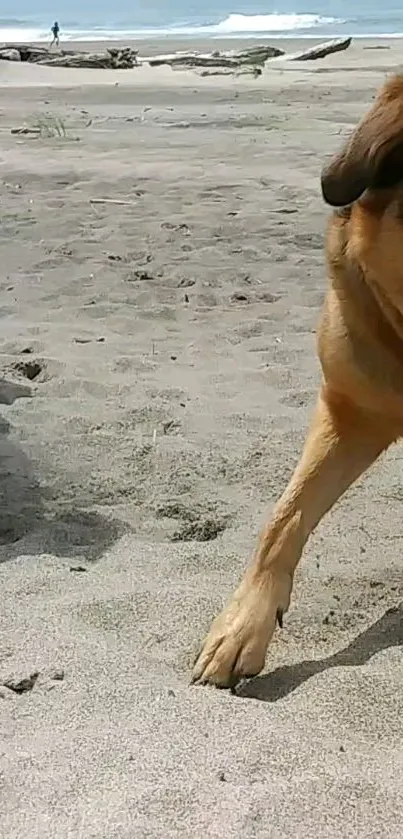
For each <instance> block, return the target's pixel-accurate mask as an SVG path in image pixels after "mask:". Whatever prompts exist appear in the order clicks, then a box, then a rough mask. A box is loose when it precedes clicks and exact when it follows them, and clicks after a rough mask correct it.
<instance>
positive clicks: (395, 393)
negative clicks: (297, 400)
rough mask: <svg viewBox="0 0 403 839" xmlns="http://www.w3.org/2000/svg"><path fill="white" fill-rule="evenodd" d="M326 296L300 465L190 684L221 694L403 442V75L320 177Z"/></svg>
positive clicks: (250, 665) (252, 667)
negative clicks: (313, 553)
mask: <svg viewBox="0 0 403 839" xmlns="http://www.w3.org/2000/svg"><path fill="white" fill-rule="evenodd" d="M322 191H323V196H324V199H325V201H326V202H327V203H328V204H330V205H331V206H333V207H344V208H347V209H342V210H338V211H337V212H335V213H334V214H333V216H332V218H331V220H330V225H329V230H328V235H327V244H326V254H327V264H328V272H329V280H330V283H329V288H328V292H327V296H326V301H325V305H324V310H323V313H322V318H321V322H320V327H319V334H318V351H319V358H320V361H321V365H322V371H323V382H322V386H321V390H320V393H319V396H318V402H317V406H316V411H315V414H314V417H313V422H312V426H311V429H310V431H309V434H308V436H307V439H306V442H305V446H304V450H303V453H302V457H301V459H300V461H299V463H298V466H297V468H296V470H295V472H294V475H293V477H292V478H291V481H290V483H289V485H288V487H287V488H286V490H285V492H284V494H283V496H282V497H281V499H280V501H279V502H278V503H277V505H276V507H275V510H274V513H273V516H272V518H271V521H270V522H269V523H268V524H267V526H266V527H265V529H264V531H263V533H262V535H261V538H260V542H259V545H258V548H257V551H256V554H255V557H254V559H253V561H252V563H251V565H250V567H249V569H248V570H247V572H246V574H245V576H244V578H243V580H242V581H241V584H240V585H239V587H238V589H237V591H236V592H235V594H234V596H233V599H232V601H231V602H230V604H229V605H228V606H227V608H226V609H225V610H224V611H223V612H222V614H221V615H220V616H219V617H218V618H217V619H216V620H215V622H214V623H213V625H212V627H211V629H210V632H209V634H208V636H207V638H206V640H205V642H204V646H203V649H202V651H201V653H200V654H199V656H198V658H197V660H196V663H195V666H194V671H193V681H200V682H203V683H208V682H210V683H212V684H215V685H218V686H221V687H229V686H231V685H233V684H234V683H236V682H237V681H238V680H239V679H240V678H241V677H243V676H252V675H255V674H257V673H259V672H260V670H261V669H262V667H263V666H264V663H265V656H266V651H267V647H268V644H269V641H270V639H271V637H272V635H273V632H274V630H275V627H276V623H277V622H278V623H279V625H280V626H282V617H283V613H284V612H286V611H287V609H288V606H289V602H290V596H291V591H292V585H293V577H294V571H295V569H296V566H297V564H298V562H299V560H300V557H301V553H302V550H303V548H304V545H305V542H306V541H307V539H308V536H309V535H310V533H312V531H313V530H314V528H315V527H316V525H317V524H318V522H319V521H320V519H321V518H322V516H323V515H324V514H325V513H326V512H327V511H328V510H329V509H330V508H331V507H332V506H333V504H335V502H336V501H337V500H338V498H340V496H341V495H342V494H343V493H344V492H345V491H346V490H347V488H348V487H349V486H350V485H351V484H352V483H353V482H354V481H355V480H356V479H357V478H358V477H359V476H360V475H361V474H362V473H363V472H364V471H365V470H366V469H368V467H369V466H370V465H371V464H372V463H373V462H374V461H375V460H376V459H377V457H379V455H380V454H381V453H382V452H384V451H385V450H386V449H387V448H388V446H389V445H390V444H391V443H393V442H394V441H395V440H397V439H398V438H399V437H401V436H403V76H400V77H394V78H392V79H391V80H389V81H388V82H387V83H386V85H385V86H384V88H383V89H382V90H381V92H380V93H379V94H378V97H377V99H376V101H375V103H374V105H373V107H372V108H371V110H370V111H369V113H368V114H367V115H366V116H365V117H364V119H363V120H362V121H361V122H360V123H359V125H358V127H357V129H356V130H355V132H354V134H353V136H352V137H351V139H350V140H349V142H347V144H346V145H345V147H344V148H343V149H342V151H341V152H340V154H338V155H337V156H336V157H335V158H334V159H333V160H332V161H331V163H330V165H329V166H328V167H327V168H326V169H325V170H324V172H323V173H322Z"/></svg>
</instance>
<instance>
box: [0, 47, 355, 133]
mask: <svg viewBox="0 0 403 839" xmlns="http://www.w3.org/2000/svg"><path fill="white" fill-rule="evenodd" d="M351 40H352V39H351V38H336V39H334V40H332V41H325V42H324V43H322V44H317V45H316V46H314V47H309V48H308V49H306V50H302V51H300V52H297V53H293V54H287V53H285V52H284V50H282V49H279V48H278V47H273V46H272V45H271V44H257V45H255V46H252V47H248V48H246V49H241V50H222V51H220V50H214V51H213V52H209V53H202V52H198V51H187V52H175V53H166V54H162V55H151V56H139V51H138V50H137V49H132V47H122V48H118V47H109V48H108V49H106V50H104V51H103V52H86V51H85V50H72V49H71V50H67V49H58V50H54V49H50V48H49V47H48V46H46V47H45V46H34V45H33V44H3V45H2V46H1V45H0V60H4V61H23V62H27V63H30V64H42V65H48V66H50V67H78V68H81V69H83V68H93V69H94V68H95V69H108V70H131V69H133V68H134V67H138V66H140V65H144V64H148V65H149V66H150V67H160V66H162V65H168V66H170V67H171V68H172V69H176V70H196V71H197V72H198V73H199V75H203V76H204V75H227V74H228V75H229V74H231V73H234V74H235V75H240V74H244V73H246V74H250V75H252V76H253V77H255V78H258V77H259V76H260V75H261V73H262V68H263V67H264V66H265V65H267V64H269V65H270V64H271V63H272V62H273V63H275V62H277V61H281V60H285V61H314V60H316V59H318V58H325V57H326V56H327V55H330V54H331V53H334V52H340V51H341V50H345V49H347V47H349V46H350V44H351ZM115 84H116V85H117V84H118V82H116V83H115ZM146 110H148V108H144V109H143V113H142V117H141V119H142V120H143V119H144V114H145V112H146Z"/></svg>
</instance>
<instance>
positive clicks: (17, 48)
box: [0, 44, 138, 70]
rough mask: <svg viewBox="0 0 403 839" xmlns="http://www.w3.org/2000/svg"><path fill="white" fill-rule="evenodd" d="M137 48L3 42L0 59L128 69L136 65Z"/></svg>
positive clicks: (54, 65) (57, 65) (54, 64)
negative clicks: (99, 49)
mask: <svg viewBox="0 0 403 839" xmlns="http://www.w3.org/2000/svg"><path fill="white" fill-rule="evenodd" d="M137 56H138V50H134V49H132V48H131V47H125V48H123V49H117V48H110V49H107V50H105V52H84V51H80V50H65V49H58V50H52V49H49V47H38V46H33V45H32V44H5V45H4V46H3V47H0V60H2V59H3V60H5V61H25V62H27V63H29V64H45V65H48V66H50V67H83V68H85V67H93V68H106V69H110V70H130V69H131V68H132V67H136V66H137V65H138V60H137Z"/></svg>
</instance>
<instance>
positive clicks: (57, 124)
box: [33, 114, 67, 139]
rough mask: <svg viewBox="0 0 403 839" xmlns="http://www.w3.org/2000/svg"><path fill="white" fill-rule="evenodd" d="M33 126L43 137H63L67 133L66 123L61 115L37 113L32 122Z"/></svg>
mask: <svg viewBox="0 0 403 839" xmlns="http://www.w3.org/2000/svg"><path fill="white" fill-rule="evenodd" d="M33 128H36V129H37V130H38V133H39V135H40V136H41V137H43V138H44V139H49V138H51V137H60V138H64V137H66V135H67V129H66V124H65V122H64V120H63V119H62V118H61V117H58V116H57V115H55V114H38V115H37V116H36V117H35V121H34V122H33Z"/></svg>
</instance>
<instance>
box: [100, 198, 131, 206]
mask: <svg viewBox="0 0 403 839" xmlns="http://www.w3.org/2000/svg"><path fill="white" fill-rule="evenodd" d="M90 204H116V205H117V206H119V207H134V206H135V205H136V204H137V201H126V200H124V199H123V198H90Z"/></svg>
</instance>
